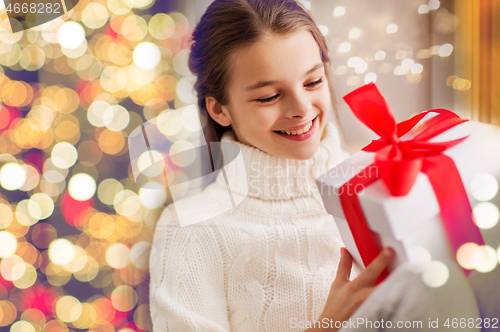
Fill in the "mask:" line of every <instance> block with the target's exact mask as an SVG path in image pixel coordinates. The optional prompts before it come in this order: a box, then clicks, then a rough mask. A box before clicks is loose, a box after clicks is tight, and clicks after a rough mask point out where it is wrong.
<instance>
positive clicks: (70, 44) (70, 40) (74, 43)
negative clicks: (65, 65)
mask: <svg viewBox="0 0 500 332" xmlns="http://www.w3.org/2000/svg"><path fill="white" fill-rule="evenodd" d="M57 41H58V43H59V44H61V46H62V47H64V48H68V49H76V48H78V47H79V46H81V45H82V44H83V43H84V41H85V30H83V27H82V26H81V25H80V24H79V23H77V22H75V21H70V22H65V23H63V25H61V27H60V28H59V30H58V31H57Z"/></svg>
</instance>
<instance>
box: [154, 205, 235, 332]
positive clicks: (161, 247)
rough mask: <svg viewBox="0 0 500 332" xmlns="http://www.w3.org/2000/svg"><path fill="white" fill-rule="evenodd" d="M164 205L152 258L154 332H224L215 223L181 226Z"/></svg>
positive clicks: (224, 304) (225, 321) (224, 303)
mask: <svg viewBox="0 0 500 332" xmlns="http://www.w3.org/2000/svg"><path fill="white" fill-rule="evenodd" d="M173 216H175V213H172V209H170V208H169V207H167V208H166V209H165V210H164V211H163V213H162V215H161V217H160V219H159V221H158V223H157V226H156V230H155V235H154V238H153V245H152V248H151V254H150V274H151V281H150V310H151V319H152V322H153V331H154V332H167V331H168V332H178V331H186V332H188V331H203V332H228V331H229V328H230V327H229V320H228V314H227V311H228V310H227V299H226V293H225V288H224V260H223V257H224V256H223V255H222V251H221V245H220V244H219V242H218V241H217V236H216V233H215V232H216V229H215V228H214V227H217V226H215V225H207V224H204V223H199V224H195V225H191V226H185V227H180V226H179V225H178V223H177V221H176V218H175V217H173Z"/></svg>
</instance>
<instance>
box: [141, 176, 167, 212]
mask: <svg viewBox="0 0 500 332" xmlns="http://www.w3.org/2000/svg"><path fill="white" fill-rule="evenodd" d="M139 198H140V199H141V203H142V205H144V206H145V207H147V208H148V209H157V208H159V207H160V206H162V205H163V204H164V203H165V201H166V200H167V190H166V188H165V186H162V185H161V184H159V183H158V182H148V183H146V184H145V185H144V186H142V188H141V189H139Z"/></svg>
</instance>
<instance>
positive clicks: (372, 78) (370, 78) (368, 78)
mask: <svg viewBox="0 0 500 332" xmlns="http://www.w3.org/2000/svg"><path fill="white" fill-rule="evenodd" d="M375 82H377V74H375V73H367V74H366V75H365V84H368V83H375Z"/></svg>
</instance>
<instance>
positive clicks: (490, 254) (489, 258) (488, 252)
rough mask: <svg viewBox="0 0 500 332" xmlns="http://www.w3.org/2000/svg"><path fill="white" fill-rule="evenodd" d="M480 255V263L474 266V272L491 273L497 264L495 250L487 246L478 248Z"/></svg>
mask: <svg viewBox="0 0 500 332" xmlns="http://www.w3.org/2000/svg"><path fill="white" fill-rule="evenodd" d="M479 248H480V250H481V253H482V259H481V262H480V263H479V264H478V265H477V266H476V270H477V271H479V272H481V273H487V272H491V271H493V270H494V269H495V267H496V266H497V264H498V261H497V253H496V252H495V249H493V248H492V247H490V246H488V245H484V246H480V247H479Z"/></svg>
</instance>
